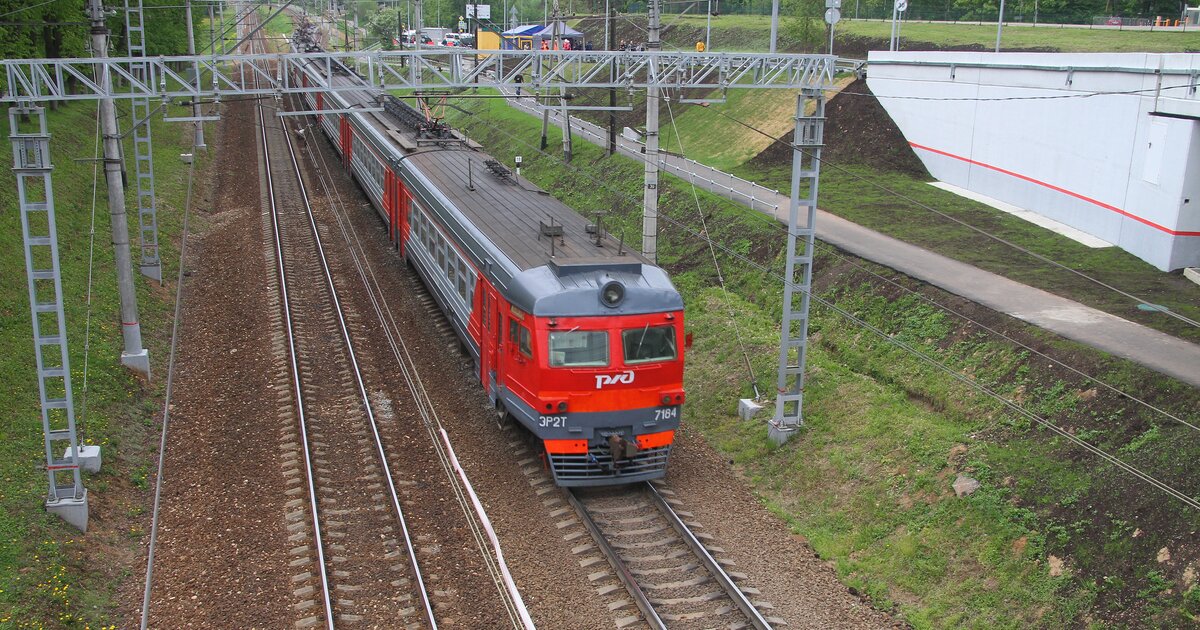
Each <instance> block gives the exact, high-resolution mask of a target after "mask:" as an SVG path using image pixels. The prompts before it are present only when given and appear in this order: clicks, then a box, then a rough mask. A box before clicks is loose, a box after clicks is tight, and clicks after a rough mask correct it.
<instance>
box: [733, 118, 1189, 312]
mask: <svg viewBox="0 0 1200 630" xmlns="http://www.w3.org/2000/svg"><path fill="white" fill-rule="evenodd" d="M717 113H718V114H720V115H721V116H723V117H725V118H728V119H729V120H732V121H733V122H735V123H737V124H739V125H741V126H743V127H745V128H747V129H749V130H751V131H754V132H755V133H759V134H762V135H763V136H766V137H767V138H770V139H771V140H774V141H776V142H783V143H785V144H787V145H788V146H790V147H792V148H793V149H795V150H798V151H800V152H802V153H803V154H804V155H806V156H808V157H810V158H812V159H814V160H817V161H819V162H820V163H821V164H823V165H826V166H828V167H830V168H832V169H834V170H836V171H838V172H839V173H843V174H846V175H849V176H851V177H853V178H855V179H856V180H858V181H861V182H864V183H866V184H868V185H870V186H872V187H874V188H877V189H879V190H881V191H883V192H885V193H887V194H889V195H892V196H894V197H897V198H899V199H902V200H904V201H907V202H908V203H911V204H913V205H915V206H917V207H919V208H923V209H925V210H928V211H929V212H932V213H934V214H936V215H938V216H940V217H942V218H943V219H946V220H949V221H953V222H954V223H957V224H959V225H961V226H963V227H965V228H967V229H969V230H971V231H973V232H976V233H978V234H981V235H983V236H986V237H987V238H990V239H992V240H994V241H996V242H997V243H1001V244H1003V245H1006V246H1008V247H1011V248H1012V249H1014V250H1016V251H1019V252H1021V253H1023V254H1026V255H1028V256H1030V257H1032V258H1034V259H1036V260H1038V261H1041V262H1043V263H1046V264H1048V265H1050V266H1053V267H1056V268H1058V269H1062V270H1064V271H1068V272H1070V273H1072V274H1075V275H1076V276H1079V277H1080V278H1083V279H1084V280H1087V281H1088V282H1091V283H1093V284H1096V285H1099V286H1101V287H1104V288H1105V289H1108V290H1110V291H1112V292H1114V293H1117V294H1118V295H1121V296H1124V297H1126V298H1129V299H1131V300H1135V301H1137V302H1138V303H1142V304H1149V303H1151V302H1150V301H1149V300H1147V299H1145V298H1141V297H1138V296H1137V295H1134V294H1132V293H1129V292H1127V291H1124V290H1122V289H1120V288H1118V287H1115V286H1113V285H1111V284H1109V283H1107V282H1104V281H1103V280H1100V279H1098V278H1093V277H1092V276H1089V275H1088V274H1086V273H1084V272H1082V271H1079V270H1077V269H1072V268H1071V267H1068V266H1066V265H1064V264H1062V263H1060V262H1058V261H1056V260H1053V259H1051V258H1048V257H1046V256H1043V255H1042V254H1039V253H1037V252H1035V251H1033V250H1030V249H1029V248H1026V247H1024V246H1022V245H1018V244H1017V243H1014V242H1012V241H1010V240H1008V239H1006V238H1004V237H1002V236H998V235H996V234H992V233H991V232H988V231H987V230H984V229H983V228H979V227H976V226H974V225H971V224H970V223H967V222H966V221H963V220H962V219H959V218H957V217H954V216H951V215H949V214H947V213H945V212H942V211H941V210H938V209H936V208H934V207H933V206H930V205H928V204H925V203H922V202H920V201H917V200H916V199H913V198H912V197H909V196H908V195H905V194H904V193H901V192H898V191H895V190H892V189H891V188H888V187H887V186H885V185H883V184H880V183H878V182H875V181H873V180H871V179H869V178H867V177H864V176H862V175H859V174H858V173H854V172H852V171H850V170H849V169H846V168H844V167H842V166H840V165H838V164H836V163H833V162H830V161H829V160H827V159H825V158H822V157H818V156H816V155H813V154H811V153H809V152H808V151H805V150H804V149H801V148H799V147H797V146H796V145H795V144H793V143H791V142H788V141H786V140H783V139H782V138H778V137H775V136H773V135H771V134H769V133H767V132H765V131H763V130H761V129H758V128H757V127H755V126H754V125H751V124H750V123H747V122H745V121H742V120H739V119H737V118H734V117H733V116H730V115H729V114H726V113H725V112H722V111H718V112H717ZM1158 310H1159V312H1162V313H1166V314H1167V315H1169V316H1171V317H1173V318H1175V319H1177V320H1179V321H1182V322H1184V323H1186V324H1188V325H1191V326H1195V327H1198V328H1200V322H1198V321H1196V320H1194V319H1191V318H1189V317H1187V316H1185V315H1182V314H1180V313H1176V312H1175V311H1172V310H1171V309H1168V308H1165V307H1160V308H1159V309H1158Z"/></svg>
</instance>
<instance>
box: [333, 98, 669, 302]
mask: <svg viewBox="0 0 1200 630" xmlns="http://www.w3.org/2000/svg"><path fill="white" fill-rule="evenodd" d="M338 94H339V95H340V96H341V97H342V98H343V100H347V101H349V100H350V99H348V98H346V97H348V96H350V94H348V93H346V92H339V93H338ZM355 94H358V93H357V92H356V93H355ZM362 96H367V92H366V91H365V90H364V92H363V93H362ZM360 98H361V96H360ZM355 100H358V99H355ZM360 116H361V119H362V120H364V121H366V122H367V123H369V124H370V125H371V126H372V127H374V128H375V129H376V130H377V131H378V132H379V134H378V136H379V139H380V140H383V141H385V142H388V143H389V144H390V145H391V146H392V147H394V148H395V150H396V151H398V152H399V153H401V154H403V155H404V157H403V158H401V159H400V160H399V162H398V164H399V166H400V170H401V174H402V176H403V175H404V171H405V170H406V169H407V168H409V167H410V165H411V167H416V169H417V170H419V171H420V175H421V177H420V178H419V179H421V180H426V181H428V182H429V183H430V184H432V185H433V186H435V187H436V189H437V192H438V194H437V195H434V196H433V199H437V198H439V197H440V198H443V199H445V201H447V202H449V204H451V205H452V206H453V208H454V209H455V210H457V211H458V212H459V213H461V215H462V216H463V217H464V218H465V219H467V221H469V223H470V224H471V225H472V226H474V228H475V230H477V231H478V232H479V233H480V234H481V235H482V236H484V237H485V238H486V239H487V240H488V241H490V243H491V244H492V246H493V247H495V248H496V249H497V250H498V251H499V253H501V254H502V255H503V258H504V259H505V260H502V261H497V262H501V264H504V263H508V264H504V266H505V267H509V266H511V268H509V269H506V272H507V273H504V274H503V275H504V276H506V278H504V279H502V282H503V283H504V285H505V288H506V289H507V291H506V294H507V296H508V298H509V299H510V300H512V301H513V303H514V304H516V305H517V306H519V307H521V308H523V309H525V310H527V311H529V312H532V313H533V314H535V315H547V316H571V315H573V316H585V315H614V314H636V313H653V312H662V311H670V310H682V309H683V300H682V298H681V297H680V296H679V292H678V291H677V290H676V289H675V286H674V285H673V284H672V283H671V280H670V278H669V277H668V276H667V274H666V272H664V271H663V270H662V269H661V268H659V267H657V266H655V265H654V263H652V262H651V261H650V260H649V259H647V258H646V257H645V256H643V255H642V254H641V252H638V251H635V250H632V249H631V248H630V247H628V246H627V245H626V246H624V247H622V246H621V245H620V244H619V241H618V238H619V237H617V238H614V235H611V234H610V235H609V238H607V239H604V241H603V244H602V245H601V246H597V245H596V244H595V237H594V236H593V235H591V234H588V233H587V230H586V228H587V225H588V224H589V223H591V221H589V220H588V219H586V218H584V217H583V216H581V215H580V214H579V213H578V212H576V211H575V210H574V209H572V208H571V207H570V206H567V205H566V204H564V203H562V202H561V201H559V200H557V199H555V198H554V197H553V196H551V195H550V194H549V193H547V192H546V191H544V190H542V189H540V188H538V187H537V186H535V185H534V184H533V183H531V182H529V181H528V180H526V179H524V178H521V177H517V176H516V174H515V173H514V174H511V175H509V176H508V177H499V176H496V175H494V174H492V173H490V172H488V171H487V168H486V166H485V164H484V162H485V161H486V160H489V159H492V156H490V155H488V154H487V153H484V152H482V151H477V150H473V149H471V148H470V147H467V146H464V145H462V144H461V143H459V144H451V145H449V146H448V147H439V146H425V147H420V148H416V149H415V150H406V149H405V148H404V147H402V146H399V143H398V142H396V140H395V139H394V138H391V137H389V136H391V135H392V134H399V135H401V136H404V137H405V138H406V139H410V140H411V142H410V143H408V144H409V146H410V147H411V146H414V145H415V144H416V143H415V138H416V133H415V132H414V131H412V130H411V129H408V128H407V127H405V126H403V125H400V124H396V122H395V121H394V119H392V118H391V117H390V116H388V115H387V114H384V113H379V114H376V115H368V114H363V115H360ZM468 160H469V161H470V162H471V177H470V179H471V183H472V184H473V186H474V190H470V189H469V187H468V175H467V162H468ZM422 197H423V198H422V201H423V204H422V205H428V204H429V202H430V201H431V199H430V198H429V197H426V196H422ZM439 219H441V220H442V221H443V222H444V221H445V217H442V216H439ZM551 219H553V224H554V225H556V226H561V227H562V232H563V234H562V237H561V238H555V244H554V256H553V257H551V247H550V237H547V236H542V235H541V231H540V223H543V222H544V223H546V224H547V225H549V224H550V223H551ZM458 236H459V237H460V238H461V237H463V236H473V235H470V234H461V233H460V234H458ZM470 253H471V255H473V256H474V257H475V258H476V260H475V263H476V265H477V266H479V267H480V268H481V269H482V268H483V267H484V266H485V265H486V264H487V262H488V260H486V258H487V257H486V256H483V255H480V252H476V251H472V252H470ZM509 278H511V280H509ZM610 280H617V281H619V282H621V284H623V285H624V286H625V288H626V295H625V299H624V301H623V302H622V303H621V304H620V305H619V306H618V307H616V308H609V307H606V306H604V305H603V304H601V303H600V300H599V291H598V290H599V288H600V287H602V286H603V285H604V284H606V283H607V282H609V281H610Z"/></svg>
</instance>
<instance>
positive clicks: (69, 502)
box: [46, 490, 88, 534]
mask: <svg viewBox="0 0 1200 630" xmlns="http://www.w3.org/2000/svg"><path fill="white" fill-rule="evenodd" d="M46 511H47V512H49V513H51V514H56V515H58V517H59V518H61V519H62V520H64V521H66V522H67V523H69V524H70V525H71V526H72V527H74V528H75V529H78V530H79V531H81V532H83V533H85V534H86V533H87V528H88V497H87V490H84V491H83V496H82V497H80V498H78V499H75V498H70V499H58V500H57V501H46Z"/></svg>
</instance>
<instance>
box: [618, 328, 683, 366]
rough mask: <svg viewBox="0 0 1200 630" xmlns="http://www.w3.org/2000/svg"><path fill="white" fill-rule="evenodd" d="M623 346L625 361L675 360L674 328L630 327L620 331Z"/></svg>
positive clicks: (630, 362) (631, 362) (627, 362)
mask: <svg viewBox="0 0 1200 630" xmlns="http://www.w3.org/2000/svg"><path fill="white" fill-rule="evenodd" d="M621 341H622V342H623V345H624V346H625V363H626V364H633V363H650V362H653V361H674V360H675V328H674V327H672V326H651V325H649V324H646V325H645V326H644V327H642V328H631V329H629V330H625V331H622V332H621Z"/></svg>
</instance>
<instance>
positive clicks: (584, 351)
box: [550, 330, 608, 367]
mask: <svg viewBox="0 0 1200 630" xmlns="http://www.w3.org/2000/svg"><path fill="white" fill-rule="evenodd" d="M606 365H608V333H607V332H604V331H602V330H568V331H565V332H552V333H550V367H604V366H606Z"/></svg>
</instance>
